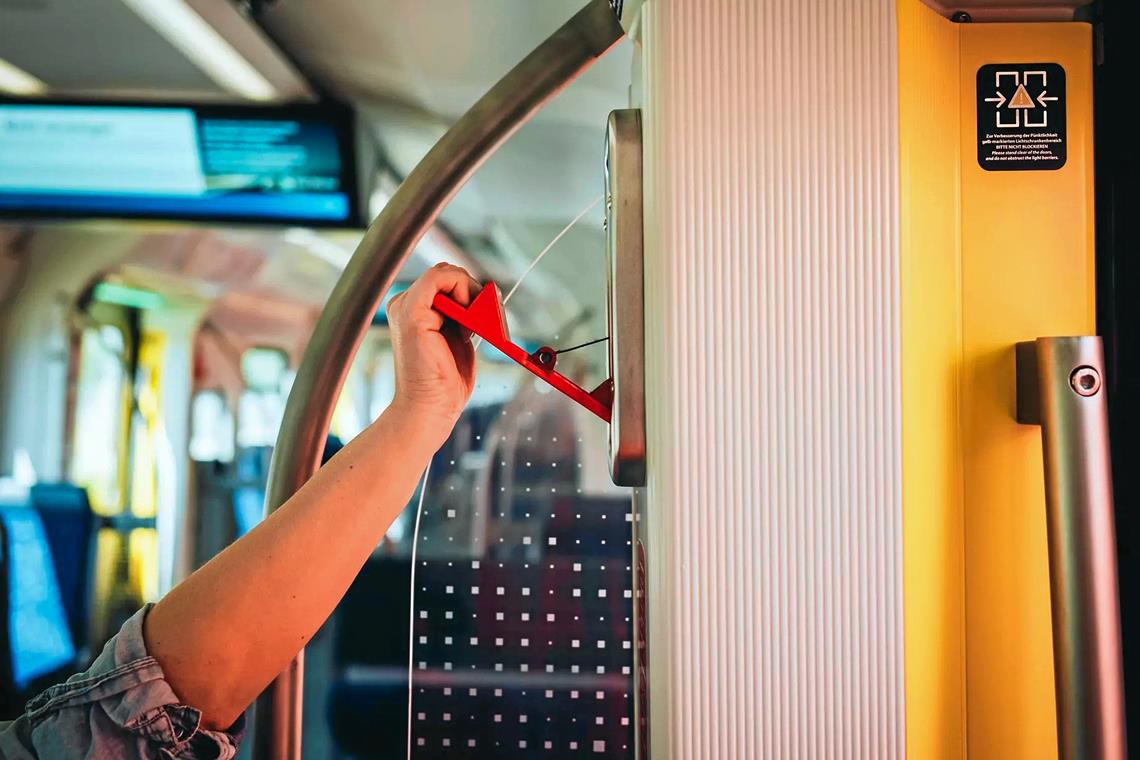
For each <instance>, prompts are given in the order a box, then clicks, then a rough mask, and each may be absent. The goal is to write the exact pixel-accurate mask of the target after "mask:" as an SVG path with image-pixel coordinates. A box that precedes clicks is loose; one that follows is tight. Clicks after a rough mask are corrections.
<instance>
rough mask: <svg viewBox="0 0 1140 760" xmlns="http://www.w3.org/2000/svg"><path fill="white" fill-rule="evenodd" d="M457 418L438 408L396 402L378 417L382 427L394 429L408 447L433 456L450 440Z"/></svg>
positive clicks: (395, 436)
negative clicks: (445, 413) (444, 413)
mask: <svg viewBox="0 0 1140 760" xmlns="http://www.w3.org/2000/svg"><path fill="white" fill-rule="evenodd" d="M456 421H457V420H455V419H450V418H446V416H445V415H442V414H440V413H439V412H438V410H434V409H425V408H423V407H418V406H416V405H414V404H409V403H405V402H400V401H393V402H392V403H391V404H390V405H389V406H388V408H387V409H385V410H384V412H383V413H382V414H381V415H380V418H379V419H378V420H377V423H379V425H378V427H382V428H385V429H387V430H389V431H390V434H391V435H392V436H393V438H394V439H395V440H396V441H398V442H399V445H400V447H401V448H402V449H404V450H409V451H410V452H411V453H415V454H422V455H423V456H424V457H425V458H430V457H431V455H432V454H434V453H435V452H436V451H438V450H439V447H440V446H442V445H443V444H444V442H445V441H447V437H448V436H449V435H451V430H452V428H454V427H455V423H456Z"/></svg>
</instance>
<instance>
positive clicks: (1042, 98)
mask: <svg viewBox="0 0 1140 760" xmlns="http://www.w3.org/2000/svg"><path fill="white" fill-rule="evenodd" d="M1046 92H1048V91H1047V90H1042V91H1041V94H1040V95H1038V96H1037V102H1038V103H1040V104H1041V107H1042V108H1048V107H1049V106H1047V105H1045V101H1047V100H1048V101H1054V100H1056V99H1057V98H1056V96H1054V95H1050V96H1049V97H1045V93H1046Z"/></svg>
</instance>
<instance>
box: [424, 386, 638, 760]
mask: <svg viewBox="0 0 1140 760" xmlns="http://www.w3.org/2000/svg"><path fill="white" fill-rule="evenodd" d="M518 387H519V388H520V390H519V392H518V394H517V395H516V396H515V397H514V398H512V399H510V400H508V401H507V402H506V403H505V404H488V405H484V406H473V407H472V408H471V409H469V410H468V413H467V414H465V415H464V417H465V424H464V425H463V429H462V430H459V431H457V434H456V436H454V437H453V440H452V441H449V445H448V446H447V447H445V449H444V450H442V451H441V452H440V454H438V455H437V458H436V460H435V461H433V468H435V467H438V468H439V469H438V470H437V472H441V473H442V474H441V480H440V481H437V482H436V483H434V484H432V486H430V487H429V493H428V496H427V499H426V502H425V508H424V511H423V516H422V525H421V528H420V530H421V535H420V542H421V543H420V547H419V559H418V560H417V564H418V567H417V575H416V587H417V588H416V613H415V630H414V634H413V636H414V639H413V642H412V647H413V648H412V654H413V661H414V666H413V667H414V676H413V692H414V693H413V720H412V724H413V725H412V737H413V756H414V757H424V758H427V757H487V758H492V757H493V758H505V757H532V756H535V755H539V756H542V757H552V758H555V757H578V756H582V755H590V754H595V753H596V754H601V755H604V756H606V757H626V756H632V747H633V741H632V725H631V721H632V714H633V709H632V708H633V703H632V691H631V689H632V649H631V640H632V599H631V596H632V592H631V580H632V576H631V572H630V570H631V568H630V556H631V555H630V536H631V525H630V522H629V520H630V499H629V497H628V495H627V494H625V493H621V492H618V493H617V494H612V495H609V494H607V495H603V496H596V495H589V494H588V493H584V491H585V490H588V489H583V487H582V486H583V483H582V477H581V473H582V468H583V464H584V462H583V460H584V459H586V458H589V457H604V452H602V451H600V450H591V449H590V448H589V447H588V446H587V445H584V442H583V439H582V437H581V435H580V434H579V433H580V430H579V427H580V426H581V425H583V424H601V423H594V422H592V421H589V420H583V419H582V418H580V416H579V415H577V414H576V413H575V411H574V409H573V408H572V405H570V404H569V402H567V401H566V400H565V399H563V398H561V397H559V396H557V395H553V394H546V393H543V392H541V390H540V389H538V388H537V387H536V386H535V384H534V383H533V382H532V381H530V380H529V379H527V378H524V377H521V376H520V377H519V378H518ZM602 471H603V472H604V469H603V470H602Z"/></svg>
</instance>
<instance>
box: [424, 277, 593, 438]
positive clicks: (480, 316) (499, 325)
mask: <svg viewBox="0 0 1140 760" xmlns="http://www.w3.org/2000/svg"><path fill="white" fill-rule="evenodd" d="M502 303H503V302H502V297H501V296H500V295H499V287H498V286H497V285H495V283H493V282H489V283H487V284H486V285H485V286H483V289H482V290H481V291H479V295H477V296H475V298H474V299H473V300H472V301H471V303H470V305H468V306H461V305H459V303H457V302H456V301H455V300H454V299H452V298H451V297H450V296H447V295H444V294H443V293H437V294H436V296H435V300H434V301H433V303H432V305H433V306H434V308H435V310H436V311H438V312H439V313H440V314H442V315H443V316H445V317H447V318H448V319H451V320H453V321H455V322H457V323H458V324H460V325H462V326H463V327H466V328H467V329H468V330H470V331H471V332H473V333H475V334H476V335H478V336H479V337H480V338H482V339H483V340H485V341H487V342H488V343H490V344H491V345H492V346H494V347H495V348H497V349H499V350H500V351H502V352H503V353H504V354H506V355H507V357H509V358H510V359H513V360H514V361H515V362H517V363H518V364H519V365H521V366H522V367H523V368H525V369H526V370H528V371H529V372H531V373H532V374H533V375H535V376H536V377H538V378H539V379H541V380H545V381H546V382H547V383H549V384H550V385H551V386H552V387H553V388H554V389H555V390H557V391H559V392H560V393H562V394H564V395H565V396H567V397H569V398H571V399H573V400H574V401H576V402H578V403H579V404H581V405H582V406H584V407H585V408H586V409H589V410H590V411H591V412H593V413H594V414H596V415H598V416H599V417H601V418H602V419H603V420H605V421H606V422H609V421H610V416H611V415H610V412H611V409H612V408H613V399H614V386H613V380H606V381H605V382H603V383H602V384H601V385H599V386H598V387H597V388H595V389H594V390H592V391H587V390H586V389H585V388H582V387H580V386H579V385H578V384H577V383H575V382H574V381H573V380H571V379H570V378H568V377H566V376H565V375H563V374H561V373H559V372H557V371H556V370H555V369H554V365H555V362H557V361H558V354H559V353H560V352H558V351H555V350H554V349H553V348H550V347H548V346H543V347H542V348H540V349H538V350H537V351H535V352H534V353H533V354H531V353H527V351H526V349H524V348H523V347H522V346H519V345H517V344H515V343H512V342H511V337H510V334H509V333H508V332H507V320H506V317H504V316H503V305H502Z"/></svg>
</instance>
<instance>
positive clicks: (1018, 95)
mask: <svg viewBox="0 0 1140 760" xmlns="http://www.w3.org/2000/svg"><path fill="white" fill-rule="evenodd" d="M1009 107H1010V108H1036V107H1037V106H1035V105H1034V104H1033V98H1031V97H1029V93H1028V92H1026V91H1025V85H1023V84H1019V85H1018V86H1017V92H1015V93H1013V97H1012V98H1010V99H1009Z"/></svg>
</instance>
